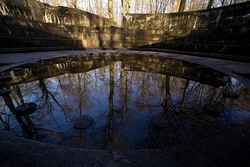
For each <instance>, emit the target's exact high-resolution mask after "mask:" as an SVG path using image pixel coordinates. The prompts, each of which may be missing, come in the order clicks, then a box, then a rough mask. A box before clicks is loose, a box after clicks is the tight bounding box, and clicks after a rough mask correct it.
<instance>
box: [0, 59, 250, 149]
mask: <svg viewBox="0 0 250 167" xmlns="http://www.w3.org/2000/svg"><path fill="white" fill-rule="evenodd" d="M0 79H1V89H4V90H8V92H9V94H8V95H9V97H10V99H11V103H13V104H14V106H15V107H18V106H22V105H23V104H27V103H35V104H36V110H35V111H34V112H31V113H29V114H27V115H26V116H25V117H29V119H28V120H29V121H27V119H25V118H24V124H25V125H27V127H31V128H27V129H26V130H25V129H23V128H21V127H22V126H21V125H20V122H18V121H17V118H16V117H15V116H14V114H13V112H12V111H10V109H9V107H8V106H7V105H6V98H5V99H4V98H2V97H1V98H0V111H1V117H0V118H1V119H0V126H1V127H2V128H5V129H8V130H9V131H11V132H13V133H15V134H16V135H18V136H24V137H29V138H32V139H34V140H38V141H42V142H46V143H54V144H60V145H67V146H72V147H83V148H94V149H146V148H157V149H159V148H168V147H171V146H175V145H178V144H191V143H192V142H195V141H197V140H202V139H204V138H207V137H209V136H214V135H216V134H218V133H223V131H225V130H226V129H228V128H231V127H232V126H244V125H245V124H247V123H249V121H250V105H249V100H250V89H248V88H247V87H246V86H244V85H243V84H242V83H241V82H240V81H239V80H238V79H236V78H234V77H231V76H228V75H226V74H223V73H221V72H218V71H216V70H213V69H210V68H208V67H205V66H202V65H198V64H192V63H189V62H184V61H181V60H175V59H168V58H164V57H158V56H152V57H148V56H133V55H130V56H121V55H118V56H95V55H89V56H82V57H77V56H70V57H62V58H54V59H50V60H44V61H40V62H36V63H28V64H25V65H21V66H17V67H14V68H11V69H10V70H7V71H4V72H2V73H1V78H0ZM2 96H4V95H3V94H2ZM27 130H28V131H31V132H30V133H29V132H28V135H27Z"/></svg>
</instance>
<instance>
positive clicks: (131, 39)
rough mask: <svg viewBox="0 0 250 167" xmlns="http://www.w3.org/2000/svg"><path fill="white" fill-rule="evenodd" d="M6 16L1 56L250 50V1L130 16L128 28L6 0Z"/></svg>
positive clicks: (0, 7)
mask: <svg viewBox="0 0 250 167" xmlns="http://www.w3.org/2000/svg"><path fill="white" fill-rule="evenodd" d="M0 15H1V16H0V25H1V26H0V42H1V44H2V45H1V46H0V48H1V49H0V52H1V51H2V52H3V51H4V52H10V51H15V49H16V48H21V50H22V48H24V49H26V50H30V49H31V48H38V50H39V49H42V48H44V50H46V49H47V50H48V49H49V48H55V49H58V48H62V49H66V48H73V49H74V48H121V47H125V48H131V47H132V48H134V47H142V46H146V47H156V48H164V49H175V50H184V51H201V52H220V53H229V54H231V53H233V54H238V52H242V54H243V53H244V52H245V51H246V50H247V49H248V48H249V47H250V46H249V43H250V28H249V27H250V2H246V3H242V4H237V5H232V6H227V7H222V8H217V9H211V10H203V11H195V12H182V13H170V14H161V15H148V14H130V15H127V16H126V17H124V18H123V27H122V28H119V27H114V26H112V22H111V21H110V20H109V19H106V18H102V17H99V16H96V15H94V14H90V13H88V12H84V11H81V10H77V9H71V8H65V7H51V6H49V5H46V4H43V3H39V2H37V1H35V0H2V1H0ZM10 48H11V49H10ZM31 50H32V49H31Z"/></svg>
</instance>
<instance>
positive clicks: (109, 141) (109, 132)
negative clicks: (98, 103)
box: [106, 64, 115, 145]
mask: <svg viewBox="0 0 250 167" xmlns="http://www.w3.org/2000/svg"><path fill="white" fill-rule="evenodd" d="M114 70H115V69H114V64H110V66H109V74H110V76H109V77H110V78H109V112H108V124H107V129H106V135H107V136H106V137H107V139H106V140H107V144H108V145H109V144H111V145H112V143H113V128H114V127H113V116H114V102H113V101H114V86H115V80H114V73H115V71H114Z"/></svg>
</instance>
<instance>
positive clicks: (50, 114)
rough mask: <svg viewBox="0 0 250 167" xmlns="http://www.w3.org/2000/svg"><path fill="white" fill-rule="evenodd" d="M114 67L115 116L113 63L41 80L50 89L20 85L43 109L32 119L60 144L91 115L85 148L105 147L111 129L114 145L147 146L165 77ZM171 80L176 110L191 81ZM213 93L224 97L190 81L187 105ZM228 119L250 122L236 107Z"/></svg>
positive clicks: (34, 84) (46, 138)
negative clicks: (56, 135) (55, 135)
mask: <svg viewBox="0 0 250 167" xmlns="http://www.w3.org/2000/svg"><path fill="white" fill-rule="evenodd" d="M113 67H114V71H115V72H114V82H115V84H114V87H113V89H114V95H113V104H111V106H112V107H113V115H112V117H111V118H110V117H109V114H110V108H109V106H110V101H109V96H110V90H111V89H112V85H110V79H111V78H110V71H112V70H110V69H111V68H112V66H111V65H109V66H105V67H100V68H97V69H94V70H91V71H88V72H85V73H65V74H62V75H59V76H55V77H51V78H48V79H43V80H41V81H42V82H43V83H44V84H45V85H46V90H42V89H41V87H40V86H39V85H40V84H39V81H33V82H29V83H23V84H19V87H20V89H21V92H22V94H23V98H24V101H25V102H36V103H37V104H38V106H39V109H38V111H37V112H36V113H34V114H33V115H32V119H33V121H34V123H35V125H36V127H38V128H39V129H43V130H44V131H46V130H47V131H52V132H55V133H60V134H62V136H63V137H62V139H60V142H62V143H69V144H72V140H71V139H72V137H79V135H80V132H79V131H78V130H75V129H74V128H73V125H74V122H75V120H77V119H78V118H79V117H80V115H89V116H91V117H92V118H93V119H94V120H95V124H94V125H93V126H91V127H90V128H89V129H87V130H85V131H84V132H82V134H83V135H84V143H85V146H86V145H87V146H88V147H92V146H93V147H96V146H97V147H104V146H105V144H106V135H107V134H106V133H105V131H106V130H107V129H112V137H113V138H114V140H115V141H114V145H126V147H137V146H139V145H143V144H144V142H145V141H146V140H147V138H148V135H149V133H150V132H149V131H150V128H151V126H152V124H151V121H152V118H153V117H154V116H156V115H158V114H159V113H160V112H162V111H163V107H162V103H163V100H164V98H165V92H166V89H165V85H166V76H165V75H163V74H156V73H148V72H140V71H132V70H131V71H126V73H125V71H124V69H122V66H121V62H116V63H114V66H113ZM126 78H127V79H126ZM125 81H127V82H125ZM169 81H170V91H169V92H170V94H171V100H172V105H174V106H176V107H177V106H179V105H180V104H179V103H180V102H181V101H182V97H183V89H184V87H185V86H184V85H185V83H186V80H185V79H181V78H178V77H170V80H169ZM232 84H233V85H238V81H237V80H235V79H232ZM125 88H126V89H125ZM125 90H126V91H125ZM212 90H215V92H218V93H219V92H220V90H221V88H218V89H215V88H213V87H211V86H208V85H202V84H199V83H197V82H194V81H190V84H189V86H188V87H187V94H186V100H185V101H186V102H185V103H186V106H188V107H197V106H198V104H197V103H195V104H194V102H197V101H202V102H204V103H205V102H207V99H208V98H209V95H210V94H211V92H213V91H212ZM200 92H203V96H200V94H199V93H200ZM12 94H15V92H14V91H13V92H12ZM13 97H14V96H13ZM46 97H47V98H46ZM192 105H194V106H192ZM0 107H1V111H4V105H3V101H2V100H0ZM5 108H6V107H5ZM126 108H127V110H126ZM80 111H81V112H80ZM224 115H225V118H226V119H227V120H233V121H234V122H235V120H236V121H237V120H240V121H242V120H243V119H250V116H249V114H248V112H247V113H246V112H245V113H244V112H243V111H242V110H240V109H235V108H232V107H230V108H226V112H225V113H224ZM109 122H112V126H111V127H108V125H109ZM12 123H13V124H12V127H13V128H18V125H17V124H16V123H15V121H14V119H13V121H12ZM19 129H20V128H19ZM42 132H43V131H42ZM42 132H41V133H42ZM49 137H51V136H46V135H42V137H40V140H42V141H47V142H55V141H54V140H53V139H49ZM57 140H59V139H57ZM60 142H59V143H60Z"/></svg>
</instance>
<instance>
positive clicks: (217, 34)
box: [124, 2, 250, 49]
mask: <svg viewBox="0 0 250 167" xmlns="http://www.w3.org/2000/svg"><path fill="white" fill-rule="evenodd" d="M124 31H125V33H126V40H127V42H128V44H129V45H128V47H138V46H142V45H151V44H154V43H159V42H165V43H166V42H169V41H173V42H175V43H176V42H178V43H177V44H179V43H180V42H183V43H185V42H186V43H195V42H197V43H202V42H206V44H207V45H209V44H214V45H217V44H218V43H224V44H228V45H229V44H230V45H247V44H249V42H250V41H249V40H250V38H249V35H250V3H249V2H247V3H242V4H237V5H233V6H229V7H222V8H217V9H211V10H203V11H194V12H182V13H171V14H159V15H149V14H148V15H147V14H131V15H128V16H127V17H126V18H124ZM178 39H179V41H178ZM204 45H205V44H204ZM176 48H177V47H176ZM177 49H178V48H177Z"/></svg>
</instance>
